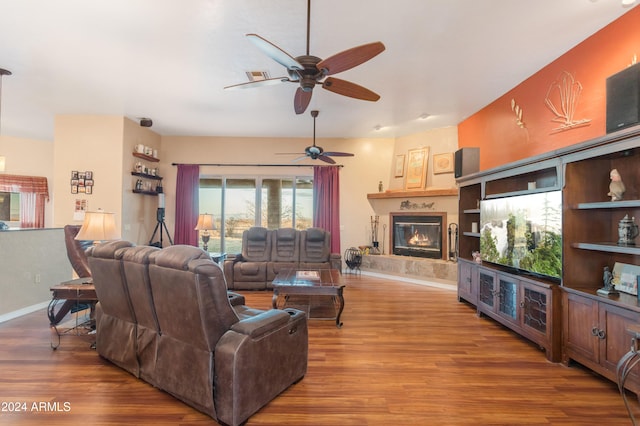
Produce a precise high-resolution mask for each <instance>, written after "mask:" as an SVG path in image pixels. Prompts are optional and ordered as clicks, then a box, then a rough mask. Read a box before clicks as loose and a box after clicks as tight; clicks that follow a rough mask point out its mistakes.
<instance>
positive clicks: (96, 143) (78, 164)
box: [53, 115, 124, 227]
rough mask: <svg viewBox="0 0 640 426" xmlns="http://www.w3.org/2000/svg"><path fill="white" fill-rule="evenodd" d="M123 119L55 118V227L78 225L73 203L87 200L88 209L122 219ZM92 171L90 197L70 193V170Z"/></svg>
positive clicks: (79, 222)
mask: <svg viewBox="0 0 640 426" xmlns="http://www.w3.org/2000/svg"><path fill="white" fill-rule="evenodd" d="M123 123H124V119H123V117H120V116H105V115H57V116H56V117H55V126H54V135H55V138H54V149H53V163H54V165H55V170H54V179H53V181H54V186H55V197H54V199H53V203H54V209H53V217H54V226H56V227H62V226H64V225H67V224H81V223H82V222H81V221H78V220H74V215H73V213H74V207H75V202H76V200H82V199H86V200H87V202H88V210H89V211H94V210H97V209H102V210H104V211H111V212H114V213H116V224H117V226H120V223H121V219H122V215H121V212H122V198H123V197H122V187H123V183H122V180H123V178H122V176H123V171H122V170H123V132H124V124H123ZM74 170H75V171H81V172H82V171H92V172H93V179H94V182H95V185H94V187H93V193H92V194H72V193H71V186H70V183H69V182H70V179H71V172H72V171H74Z"/></svg>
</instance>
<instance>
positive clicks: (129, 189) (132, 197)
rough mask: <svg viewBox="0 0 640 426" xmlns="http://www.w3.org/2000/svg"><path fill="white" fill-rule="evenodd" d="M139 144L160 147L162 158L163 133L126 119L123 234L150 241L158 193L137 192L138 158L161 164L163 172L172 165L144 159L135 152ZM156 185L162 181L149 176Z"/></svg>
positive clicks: (137, 240) (154, 223)
mask: <svg viewBox="0 0 640 426" xmlns="http://www.w3.org/2000/svg"><path fill="white" fill-rule="evenodd" d="M137 144H142V145H145V146H148V147H151V148H152V149H157V150H158V157H159V158H160V159H162V153H161V152H160V151H161V150H160V145H161V144H160V135H158V134H157V133H155V132H154V131H152V130H151V129H150V128H148V127H141V126H140V125H139V124H138V123H137V122H134V121H131V120H129V119H127V118H125V119H124V136H123V150H122V158H121V163H122V166H123V179H122V186H121V187H120V190H121V191H122V212H121V215H120V218H121V223H122V238H123V239H126V240H129V241H132V242H134V243H136V244H148V243H149V239H150V238H151V234H152V233H153V229H154V227H155V225H156V223H157V219H156V212H157V209H158V197H155V196H150V195H141V194H134V193H133V188H134V187H135V183H136V180H138V178H137V177H136V176H132V175H131V171H132V170H133V167H134V164H135V163H136V162H137V161H141V162H142V163H145V164H146V165H147V167H151V168H153V167H158V168H159V172H160V173H159V175H160V176H163V177H164V176H165V172H166V171H167V170H168V168H169V167H167V166H166V163H164V164H165V165H161V163H160V162H158V163H153V162H149V161H144V160H140V159H139V158H137V157H134V156H133V155H132V153H133V152H134V150H135V146H136V145H137ZM146 182H150V183H151V184H152V185H153V188H154V189H155V186H156V185H157V184H158V181H156V180H146Z"/></svg>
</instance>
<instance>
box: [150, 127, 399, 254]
mask: <svg viewBox="0 0 640 426" xmlns="http://www.w3.org/2000/svg"><path fill="white" fill-rule="evenodd" d="M311 142H312V141H311V140H309V139H304V138H284V139H283V138H226V137H177V136H166V137H162V148H161V151H160V152H161V155H160V156H161V157H162V158H166V159H171V162H175V163H187V164H191V163H212V164H225V163H226V164H236V163H242V164H288V163H289V162H290V161H291V160H293V159H294V158H296V156H295V155H277V153H296V152H300V153H301V152H303V151H304V148H305V147H306V146H308V145H310V144H311ZM316 143H317V144H318V145H320V146H322V147H323V148H324V149H325V150H326V151H344V152H351V153H353V154H355V157H342V158H338V163H339V164H343V165H344V168H342V170H341V172H340V184H341V189H340V190H341V193H340V205H341V218H340V222H341V226H342V228H343V231H342V235H341V247H342V249H343V250H344V249H345V248H348V247H351V246H357V245H361V244H364V243H366V242H367V241H368V236H367V235H368V234H367V233H366V227H365V226H364V223H365V222H367V221H369V218H370V216H371V215H372V214H374V213H373V210H372V209H371V206H370V205H369V204H368V203H367V197H366V194H367V193H369V192H376V191H377V187H378V182H379V181H380V180H382V181H386V179H387V176H388V175H389V167H390V162H389V158H390V156H391V154H392V152H393V145H394V140H393V139H318V140H317V141H316ZM296 164H306V165H309V167H308V168H306V167H305V168H299V167H260V168H257V167H212V166H208V167H201V169H200V174H201V175H205V176H220V175H231V174H236V175H247V176H251V175H254V174H258V173H259V174H261V175H272V176H291V175H313V170H312V166H313V165H314V164H318V162H317V161H311V160H304V161H303V162H299V163H296ZM160 167H161V170H162V172H163V175H164V176H165V180H164V181H165V182H164V187H165V192H166V193H167V198H166V202H167V216H166V222H167V226H168V228H169V230H170V231H171V233H172V236H173V229H174V220H175V182H176V174H177V167H174V166H171V165H170V162H169V161H166V160H164V161H161V163H160Z"/></svg>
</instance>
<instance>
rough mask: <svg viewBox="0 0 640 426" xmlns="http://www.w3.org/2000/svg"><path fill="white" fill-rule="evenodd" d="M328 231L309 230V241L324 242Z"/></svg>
mask: <svg viewBox="0 0 640 426" xmlns="http://www.w3.org/2000/svg"><path fill="white" fill-rule="evenodd" d="M326 235H327V231H325V230H324V229H322V228H309V229H307V241H324V239H325V238H326Z"/></svg>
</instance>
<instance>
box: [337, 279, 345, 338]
mask: <svg viewBox="0 0 640 426" xmlns="http://www.w3.org/2000/svg"><path fill="white" fill-rule="evenodd" d="M338 301H339V304H338V314H337V315H336V327H338V328H342V323H341V322H340V315H342V310H343V309H344V296H343V295H342V287H340V288H339V289H338Z"/></svg>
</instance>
